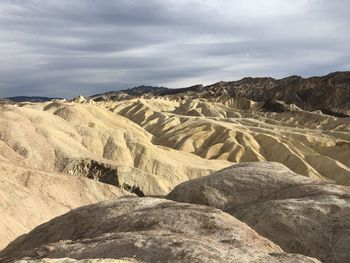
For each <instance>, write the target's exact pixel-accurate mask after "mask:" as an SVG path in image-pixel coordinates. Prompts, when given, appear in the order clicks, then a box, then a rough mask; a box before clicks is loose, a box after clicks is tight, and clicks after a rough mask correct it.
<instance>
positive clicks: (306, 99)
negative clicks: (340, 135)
mask: <svg viewBox="0 0 350 263" xmlns="http://www.w3.org/2000/svg"><path fill="white" fill-rule="evenodd" d="M152 97H165V98H167V99H172V100H181V99H196V98H197V99H198V98H205V99H208V100H218V99H220V100H227V99H228V98H247V99H250V100H253V101H257V102H262V101H267V100H273V101H282V102H284V103H286V104H295V105H296V106H297V107H299V108H301V109H303V110H307V111H315V110H321V111H322V112H324V113H326V114H330V115H334V116H336V117H347V116H349V114H350V112H349V111H350V72H348V71H347V72H334V73H330V74H328V75H326V76H323V77H311V78H302V77H300V76H291V77H287V78H283V79H274V78H250V77H248V78H243V79H241V80H238V81H229V82H225V81H221V82H218V83H215V84H212V85H209V86H203V85H196V86H192V87H188V88H182V89H168V88H163V87H162V88H159V87H149V86H140V87H136V88H133V89H129V90H122V91H116V92H109V93H105V94H99V95H93V96H91V98H92V99H94V100H96V101H106V100H125V99H132V98H152Z"/></svg>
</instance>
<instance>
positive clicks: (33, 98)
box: [5, 96, 61, 102]
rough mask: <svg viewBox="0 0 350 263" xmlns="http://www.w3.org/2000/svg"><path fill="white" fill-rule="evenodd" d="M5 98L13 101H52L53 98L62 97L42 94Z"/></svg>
mask: <svg viewBox="0 0 350 263" xmlns="http://www.w3.org/2000/svg"><path fill="white" fill-rule="evenodd" d="M5 99H7V100H10V101H13V102H45V101H51V100H53V99H61V98H49V97H40V96H15V97H7V98H5Z"/></svg>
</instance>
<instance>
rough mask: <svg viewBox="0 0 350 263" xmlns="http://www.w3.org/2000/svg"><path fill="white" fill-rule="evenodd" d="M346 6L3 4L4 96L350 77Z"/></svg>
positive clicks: (268, 1) (319, 0)
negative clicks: (336, 74) (291, 77)
mask: <svg viewBox="0 0 350 263" xmlns="http://www.w3.org/2000/svg"><path fill="white" fill-rule="evenodd" d="M349 8H350V2H349V1H345V0H333V1H326V0H293V1H292V0H286V1H280V0H265V1H260V0H216V1H211V0H158V1H156V0H145V1H138V0H109V1H94V0H70V1H62V0H50V1H44V0H3V1H1V2H0V96H14V95H43V96H44V95H45V96H60V97H72V96H75V95H77V94H83V95H90V94H94V93H100V92H103V91H107V90H117V89H122V88H130V87H133V86H135V85H141V84H146V85H162V86H169V87H172V88H175V87H184V86H188V85H192V84H196V83H204V84H209V83H213V82H216V81H219V80H234V79H239V78H241V77H245V76H273V77H285V76H287V75H294V74H298V75H303V76H310V75H322V74H326V73H328V72H331V71H336V70H349V62H348V61H349V56H350V52H349V51H350V46H349V45H348V43H349V41H350V35H349V34H348V28H349V26H350V18H349V16H348V14H347V10H349Z"/></svg>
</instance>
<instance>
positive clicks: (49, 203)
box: [0, 161, 129, 249]
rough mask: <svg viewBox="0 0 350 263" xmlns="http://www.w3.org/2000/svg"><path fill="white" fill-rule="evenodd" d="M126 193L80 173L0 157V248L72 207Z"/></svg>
mask: <svg viewBox="0 0 350 263" xmlns="http://www.w3.org/2000/svg"><path fill="white" fill-rule="evenodd" d="M126 194H129V193H128V192H125V191H123V190H121V189H118V188H117V187H113V186H111V185H106V184H102V183H99V182H94V181H92V180H89V179H86V178H83V177H72V176H68V175H64V174H58V173H52V172H51V173H50V172H43V171H40V170H36V169H32V168H28V167H22V166H19V165H18V164H11V163H8V162H4V161H0V215H1V216H0V233H1V234H0V249H2V248H4V247H5V246H6V245H7V244H8V243H9V242H10V241H12V240H13V239H15V238H16V237H18V236H19V235H22V234H24V233H27V232H29V231H30V230H32V229H33V228H34V227H36V226H38V225H39V224H42V223H44V222H46V221H48V220H50V219H52V218H54V217H56V216H59V215H61V214H64V213H66V212H68V211H69V210H70V209H72V208H76V207H79V206H83V205H88V204H92V203H96V202H99V201H104V200H108V199H110V198H115V197H118V196H123V195H126Z"/></svg>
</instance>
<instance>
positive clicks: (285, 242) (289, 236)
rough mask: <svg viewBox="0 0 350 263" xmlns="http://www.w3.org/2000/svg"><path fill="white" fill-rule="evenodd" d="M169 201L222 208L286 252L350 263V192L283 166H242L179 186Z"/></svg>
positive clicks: (261, 164)
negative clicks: (298, 173)
mask: <svg viewBox="0 0 350 263" xmlns="http://www.w3.org/2000/svg"><path fill="white" fill-rule="evenodd" d="M168 198H169V199H171V200H175V201H178V202H185V203H194V204H203V205H208V206H212V207H216V208H219V209H221V210H223V211H226V212H228V213H230V214H231V215H234V216H235V217H236V218H238V219H239V220H241V221H243V222H246V223H247V224H248V225H249V226H251V227H252V228H253V229H255V230H256V231H257V232H258V233H259V234H261V235H262V236H264V237H267V238H269V239H270V240H272V241H273V242H275V243H276V244H278V245H280V246H281V247H282V248H283V249H284V250H285V251H287V252H292V253H300V254H304V255H308V256H311V257H316V258H318V259H320V260H322V261H323V262H333V263H334V262H338V263H342V262H350V188H349V187H344V186H338V185H335V184H329V183H325V182H322V181H319V180H315V179H312V178H306V177H304V176H300V175H297V174H295V173H293V172H292V171H291V170H289V169H288V168H287V167H285V166H283V165H281V164H278V163H242V164H238V165H234V166H232V167H229V168H226V169H223V170H221V171H218V172H216V173H214V174H212V175H209V176H206V177H202V178H199V179H195V180H192V181H189V182H185V183H182V184H180V185H178V186H177V187H176V188H175V189H174V190H173V191H172V192H171V193H170V194H169V195H168Z"/></svg>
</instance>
